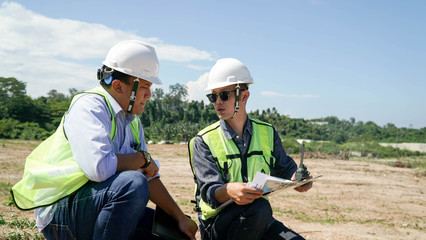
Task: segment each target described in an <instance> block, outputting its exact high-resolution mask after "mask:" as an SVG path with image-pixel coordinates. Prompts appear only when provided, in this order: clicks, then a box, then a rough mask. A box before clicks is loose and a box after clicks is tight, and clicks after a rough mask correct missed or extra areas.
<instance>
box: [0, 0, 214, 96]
mask: <svg viewBox="0 0 426 240" xmlns="http://www.w3.org/2000/svg"><path fill="white" fill-rule="evenodd" d="M0 22H1V24H0V36H2V37H1V38H0V57H1V59H2V64H1V65H0V77H15V78H17V79H18V80H20V81H23V82H26V83H27V92H28V94H29V95H30V96H32V97H38V96H41V95H45V94H46V93H47V92H48V91H49V90H51V89H56V90H58V91H59V92H63V93H68V89H69V88H77V89H81V90H83V89H88V88H89V87H91V84H92V83H93V85H96V84H97V80H96V69H97V67H100V65H101V62H102V60H103V58H104V57H105V55H106V53H107V52H108V50H109V49H110V47H111V46H112V45H113V44H115V43H117V42H119V41H122V40H128V39H138V40H141V41H144V42H147V43H149V44H152V45H153V46H154V47H155V48H156V51H157V55H158V58H159V59H160V60H167V61H174V62H188V63H189V62H191V61H199V60H202V61H213V60H214V57H213V56H212V54H210V53H209V52H207V51H202V50H198V49H195V48H193V47H191V46H177V45H173V44H168V43H164V42H162V41H161V40H160V39H158V38H155V37H151V38H144V37H140V36H138V35H136V34H133V33H131V32H125V31H121V30H116V29H111V28H109V27H107V26H105V25H102V24H93V23H86V22H81V21H76V20H70V19H53V18H48V17H46V16H43V15H40V14H37V13H34V12H32V11H30V10H28V9H26V8H25V7H23V6H22V5H20V4H17V3H14V2H3V3H2V4H1V6H0ZM88 85H89V86H88Z"/></svg>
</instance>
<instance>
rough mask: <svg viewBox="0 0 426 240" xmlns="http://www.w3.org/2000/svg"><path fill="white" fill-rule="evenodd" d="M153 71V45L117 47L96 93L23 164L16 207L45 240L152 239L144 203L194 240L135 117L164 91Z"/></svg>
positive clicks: (76, 103)
mask: <svg viewBox="0 0 426 240" xmlns="http://www.w3.org/2000/svg"><path fill="white" fill-rule="evenodd" d="M158 70H159V66H158V59H157V55H156V52H155V49H154V48H153V47H152V46H150V45H148V44H146V43H143V42H140V41H123V42H119V43H118V44H116V45H114V46H113V47H112V48H111V49H110V51H109V52H108V54H107V56H106V58H105V60H104V61H103V66H102V68H101V69H99V70H98V73H97V76H98V79H99V80H100V86H98V87H96V88H94V89H92V90H89V91H86V92H83V93H81V94H78V95H76V96H75V97H74V98H73V100H72V102H71V105H70V108H69V110H68V111H67V113H66V114H65V115H64V118H63V119H62V122H61V125H60V126H59V128H58V130H57V131H56V132H55V133H54V134H53V135H52V136H51V137H50V138H49V139H47V140H46V141H44V142H43V143H42V144H40V146H39V147H37V148H36V149H35V150H34V151H33V152H32V153H31V155H30V156H29V157H28V158H27V161H26V165H25V171H24V177H23V179H22V180H21V181H20V182H19V183H18V184H16V185H15V186H14V187H13V188H12V191H11V192H12V196H13V199H14V201H15V203H16V206H17V207H18V208H20V209H24V210H29V209H35V215H36V225H37V228H38V229H39V230H40V231H42V233H43V234H44V236H45V237H46V239H154V236H153V235H152V233H151V228H152V222H153V216H154V210H153V209H150V208H148V207H147V203H148V201H149V200H151V201H152V202H153V203H155V204H156V205H157V206H158V207H160V208H161V209H163V210H164V211H165V212H166V213H168V214H169V215H170V216H172V217H173V218H175V219H176V220H177V222H178V225H179V229H180V230H181V231H182V232H184V233H185V234H186V235H187V236H188V238H190V239H195V234H196V231H197V225H196V223H195V222H194V221H192V220H191V219H189V218H188V217H186V216H185V214H184V213H183V212H182V211H181V209H180V208H179V207H178V205H177V204H176V203H175V201H174V200H173V199H172V197H171V196H170V194H169V193H168V191H167V190H166V188H165V186H164V185H163V184H162V182H161V180H160V177H159V174H158V170H159V163H158V161H156V160H153V159H152V158H151V155H150V154H149V153H148V149H147V146H146V143H145V138H144V132H143V129H142V125H141V123H140V119H139V117H137V116H136V114H141V113H143V112H144V108H145V104H146V102H147V100H148V98H150V97H151V90H150V87H151V85H152V84H161V81H160V79H159V78H158ZM155 239H157V238H155Z"/></svg>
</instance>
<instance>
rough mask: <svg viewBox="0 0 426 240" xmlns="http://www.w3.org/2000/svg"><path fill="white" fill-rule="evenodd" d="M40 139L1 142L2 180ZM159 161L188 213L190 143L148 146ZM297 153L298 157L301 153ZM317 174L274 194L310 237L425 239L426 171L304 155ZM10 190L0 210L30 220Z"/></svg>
mask: <svg viewBox="0 0 426 240" xmlns="http://www.w3.org/2000/svg"><path fill="white" fill-rule="evenodd" d="M35 144H36V143H34V142H20V143H19V144H13V145H10V144H5V143H2V144H0V166H1V167H0V183H3V184H7V183H10V184H14V183H16V182H17V181H18V179H19V178H20V177H21V175H22V169H23V164H24V161H25V157H26V156H27V155H28V154H29V153H30V152H31V150H32V149H33V148H34V146H35ZM148 149H149V151H150V152H151V154H152V155H153V157H154V158H156V159H158V160H159V161H160V162H161V169H160V173H161V175H162V177H161V178H162V180H163V182H164V183H165V185H166V187H167V188H168V189H169V191H170V193H171V195H172V196H173V197H174V198H175V200H176V201H177V203H178V204H179V205H180V206H181V207H182V209H183V210H184V212H185V213H187V214H188V215H190V216H191V217H193V218H194V219H196V213H195V212H193V211H192V207H193V205H192V204H191V203H190V200H191V199H192V198H193V186H194V185H193V178H192V173H191V170H190V167H189V163H188V157H187V145H149V146H148ZM295 158H297V159H298V157H297V156H295ZM304 163H305V164H306V165H307V166H308V169H309V170H310V172H311V173H312V174H313V175H323V177H321V178H320V179H319V180H318V181H317V182H315V183H314V187H313V188H312V189H311V190H310V191H309V192H307V193H299V192H296V191H294V190H285V191H283V192H281V193H279V194H276V195H274V196H271V198H270V201H271V204H272V206H273V210H274V216H275V217H276V218H277V219H278V220H280V221H282V222H283V223H284V224H285V225H287V226H288V227H290V228H292V229H293V230H295V231H297V232H299V233H300V234H301V235H303V236H304V237H305V238H306V239H319V240H322V239H324V240H325V239H342V240H343V239H344V240H356V239H426V195H425V192H426V188H425V179H426V176H425V171H424V170H418V169H407V168H396V167H390V166H385V165H379V164H372V163H368V162H364V161H352V160H351V161H344V160H336V159H316V158H306V159H305V162H304ZM7 199H8V192H7V191H5V189H4V187H3V188H2V191H0V200H1V205H0V214H1V215H2V216H3V218H4V220H5V221H7V222H11V221H13V219H16V218H28V219H30V220H32V218H33V214H32V212H31V211H30V212H22V211H19V210H17V209H16V208H14V207H8V206H6V204H5V203H7V202H8V200H7ZM24 231H25V232H27V233H28V234H29V235H31V236H34V234H35V233H36V232H37V230H34V229H33V230H29V229H28V228H27V229H19V228H17V227H11V226H7V225H0V239H7V236H8V234H10V233H11V232H15V233H21V234H22V233H23V232H24Z"/></svg>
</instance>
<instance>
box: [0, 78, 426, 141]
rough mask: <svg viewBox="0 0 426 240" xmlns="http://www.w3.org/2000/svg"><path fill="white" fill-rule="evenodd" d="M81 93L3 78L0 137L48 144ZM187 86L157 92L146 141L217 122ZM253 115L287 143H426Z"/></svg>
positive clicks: (424, 135) (405, 134) (388, 129)
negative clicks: (43, 90)
mask: <svg viewBox="0 0 426 240" xmlns="http://www.w3.org/2000/svg"><path fill="white" fill-rule="evenodd" d="M78 92H79V91H78V90H77V89H74V88H73V89H69V93H68V95H65V94H63V93H59V92H58V91H56V90H50V91H49V92H48V94H47V96H42V97H37V98H34V99H33V98H31V97H30V96H28V95H27V93H26V84H25V83H24V82H22V81H19V80H17V79H16V78H2V77H0V138H4V139H25V140H44V139H46V138H47V137H48V136H50V135H51V134H52V133H53V132H54V131H55V130H56V128H57V127H58V125H59V123H60V121H61V118H62V116H63V115H64V113H65V112H66V111H67V109H68V107H69V104H70V102H71V99H72V97H73V96H74V95H75V94H76V93H78ZM187 97H188V92H187V88H186V86H184V85H181V84H175V85H171V86H169V92H167V93H166V92H165V91H164V90H163V89H160V88H156V89H154V90H153V91H152V97H151V99H150V100H148V102H147V104H146V106H145V112H144V113H143V114H142V115H140V116H139V117H140V118H141V122H142V125H143V127H144V131H145V136H146V139H147V140H153V141H160V140H169V141H173V142H179V141H188V140H189V139H190V138H191V137H193V136H195V135H196V134H197V132H198V131H199V130H201V129H202V128H203V127H205V126H207V125H209V124H211V123H213V122H215V121H217V120H218V118H217V115H216V113H215V111H214V108H213V105H212V104H210V103H208V104H205V103H204V101H189V100H187ZM249 116H250V117H252V118H256V119H259V120H263V121H266V122H269V123H271V124H273V125H274V127H275V128H276V129H277V131H278V132H279V133H280V135H281V137H282V138H283V139H286V138H292V139H311V140H316V141H331V142H334V143H337V144H343V143H348V142H371V141H375V142H379V141H380V142H390V143H397V142H419V143H426V128H421V129H412V128H398V127H396V126H395V125H394V124H392V123H388V124H387V125H385V126H383V127H381V126H378V125H377V124H375V123H374V122H372V121H368V122H362V121H356V120H355V118H350V119H349V120H345V119H338V118H337V117H335V116H328V117H324V118H318V119H310V120H305V119H301V118H290V117H288V116H285V115H281V114H279V113H278V112H277V110H276V109H275V108H272V109H269V108H268V109H266V110H256V111H252V112H250V113H249Z"/></svg>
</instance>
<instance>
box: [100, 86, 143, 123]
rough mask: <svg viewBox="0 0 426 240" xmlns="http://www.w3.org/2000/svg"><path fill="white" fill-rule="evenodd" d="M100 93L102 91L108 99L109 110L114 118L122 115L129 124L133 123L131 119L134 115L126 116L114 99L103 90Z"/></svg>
mask: <svg viewBox="0 0 426 240" xmlns="http://www.w3.org/2000/svg"><path fill="white" fill-rule="evenodd" d="M102 91H104V93H105V95H106V97H107V98H108V101H109V103H110V104H111V108H112V111H113V114H114V117H116V116H117V115H118V114H120V115H124V117H125V119H126V120H127V121H129V122H131V121H133V119H134V118H135V115H134V114H126V113H125V112H124V111H123V109H122V108H121V106H120V104H118V102H117V100H115V98H114V97H113V96H111V94H110V93H109V92H108V91H107V90H105V89H104V88H102Z"/></svg>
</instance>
